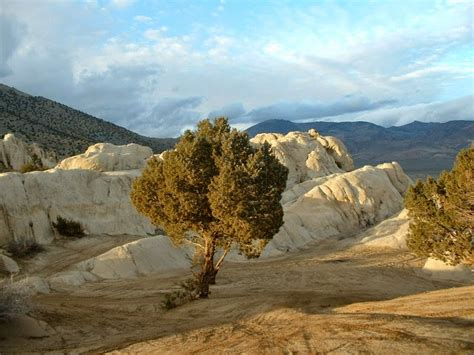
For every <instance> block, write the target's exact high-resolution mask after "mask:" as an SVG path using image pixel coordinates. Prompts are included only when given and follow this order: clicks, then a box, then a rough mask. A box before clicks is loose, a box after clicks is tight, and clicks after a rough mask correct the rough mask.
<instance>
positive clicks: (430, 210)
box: [405, 147, 474, 265]
mask: <svg viewBox="0 0 474 355" xmlns="http://www.w3.org/2000/svg"><path fill="white" fill-rule="evenodd" d="M405 206H406V207H407V209H408V210H409V216H410V218H411V223H410V232H409V235H408V238H407V245H408V247H409V248H410V249H411V250H413V251H414V252H415V253H417V254H418V255H420V256H427V257H432V258H435V259H439V260H442V261H444V262H446V263H448V264H452V265H456V264H459V263H465V264H472V263H473V261H474V260H473V257H474V249H473V248H474V239H473V233H474V148H473V147H471V148H469V149H466V150H463V151H461V152H460V153H459V154H458V156H457V157H456V162H455V164H454V167H453V169H452V170H451V171H449V172H443V173H442V174H441V175H440V177H439V179H438V180H435V179H433V178H431V177H429V178H428V179H426V181H417V183H416V184H415V185H414V186H411V187H410V188H409V190H408V192H407V194H406V197H405Z"/></svg>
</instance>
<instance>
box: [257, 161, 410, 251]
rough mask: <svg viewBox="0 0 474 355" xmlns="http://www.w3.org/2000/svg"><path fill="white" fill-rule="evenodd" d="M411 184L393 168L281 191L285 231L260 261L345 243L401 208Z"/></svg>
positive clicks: (382, 167) (357, 172)
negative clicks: (313, 245) (317, 244)
mask: <svg viewBox="0 0 474 355" xmlns="http://www.w3.org/2000/svg"><path fill="white" fill-rule="evenodd" d="M409 183H410V179H409V178H408V177H407V176H406V175H405V174H404V173H403V170H402V169H401V167H400V166H399V165H398V164H397V163H390V164H382V165H378V166H377V167H371V166H365V167H363V168H360V169H357V170H354V171H351V172H347V173H343V174H336V175H331V176H329V177H326V178H318V179H314V180H308V181H305V182H304V183H303V184H300V185H303V186H298V185H297V186H294V187H293V188H291V189H290V190H288V191H286V192H285V194H284V196H283V200H284V201H285V204H284V205H283V210H284V212H285V215H284V222H285V223H284V225H283V227H282V228H281V229H280V231H279V232H278V233H277V234H276V235H275V236H274V237H273V239H272V240H271V241H270V243H269V244H268V245H267V246H266V248H265V250H264V252H263V254H262V256H263V257H266V256H273V255H278V254H281V253H284V252H287V251H291V250H295V249H298V248H302V247H304V246H305V245H307V244H308V243H310V242H311V241H314V240H321V239H325V238H331V237H338V238H341V237H349V236H352V235H354V234H355V233H356V232H358V231H360V230H361V229H362V228H366V227H368V226H371V225H374V224H376V223H378V222H381V221H382V220H384V219H386V218H388V217H390V216H392V215H393V214H394V213H396V212H398V211H400V210H401V209H402V208H403V193H404V192H405V190H406V189H407V188H408V185H409Z"/></svg>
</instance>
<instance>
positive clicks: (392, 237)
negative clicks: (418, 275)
mask: <svg viewBox="0 0 474 355" xmlns="http://www.w3.org/2000/svg"><path fill="white" fill-rule="evenodd" d="M409 227H410V220H409V218H408V210H406V209H403V210H402V211H401V212H399V213H397V214H396V215H395V216H393V217H391V218H389V219H386V220H385V221H383V222H381V223H379V224H377V225H376V226H375V227H372V228H370V229H368V230H367V231H365V232H364V233H362V235H360V236H359V238H360V243H361V244H365V245H368V246H373V247H382V248H392V249H401V250H407V249H408V247H407V244H406V240H407V235H408V229H409Z"/></svg>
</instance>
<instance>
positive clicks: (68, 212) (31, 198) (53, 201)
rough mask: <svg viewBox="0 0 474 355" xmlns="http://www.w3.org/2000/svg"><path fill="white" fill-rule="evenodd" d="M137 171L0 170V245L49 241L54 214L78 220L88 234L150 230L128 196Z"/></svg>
mask: <svg viewBox="0 0 474 355" xmlns="http://www.w3.org/2000/svg"><path fill="white" fill-rule="evenodd" d="M139 174H140V172H139V171H138V170H130V171H126V172H108V173H100V172H97V171H93V170H61V169H50V170H47V171H41V172H32V173H29V174H20V173H5V174H0V245H3V244H5V243H6V242H8V241H9V240H12V239H15V240H19V239H32V240H36V241H37V242H39V243H42V244H47V243H50V242H51V241H52V240H53V239H54V231H53V229H52V222H55V221H56V220H57V217H58V216H61V217H64V218H67V219H71V220H74V221H76V222H80V223H81V224H82V225H83V226H84V227H85V229H86V232H87V233H89V234H101V233H103V234H133V235H144V236H145V235H147V234H150V233H154V230H155V228H154V227H153V226H152V225H151V224H150V223H149V221H148V219H147V218H146V217H144V216H142V215H140V214H139V213H138V212H137V211H136V210H135V208H134V207H133V206H132V203H131V201H130V189H131V184H132V180H133V179H134V178H136V177H137V176H138V175H139Z"/></svg>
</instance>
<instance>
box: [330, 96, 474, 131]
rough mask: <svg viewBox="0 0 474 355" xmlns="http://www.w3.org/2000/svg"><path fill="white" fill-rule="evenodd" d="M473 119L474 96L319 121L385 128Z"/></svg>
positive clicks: (382, 109)
mask: <svg viewBox="0 0 474 355" xmlns="http://www.w3.org/2000/svg"><path fill="white" fill-rule="evenodd" d="M473 119H474V96H466V97H462V98H459V99H456V100H451V101H447V102H433V103H426V104H416V105H408V106H401V107H393V108H380V109H376V110H373V111H368V112H362V113H355V114H346V115H340V116H333V117H323V118H321V120H324V121H333V122H342V121H368V122H373V123H376V124H379V125H382V126H385V127H390V126H402V125H405V124H408V123H411V122H413V121H420V122H448V121H453V120H468V121H470V120H473Z"/></svg>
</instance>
